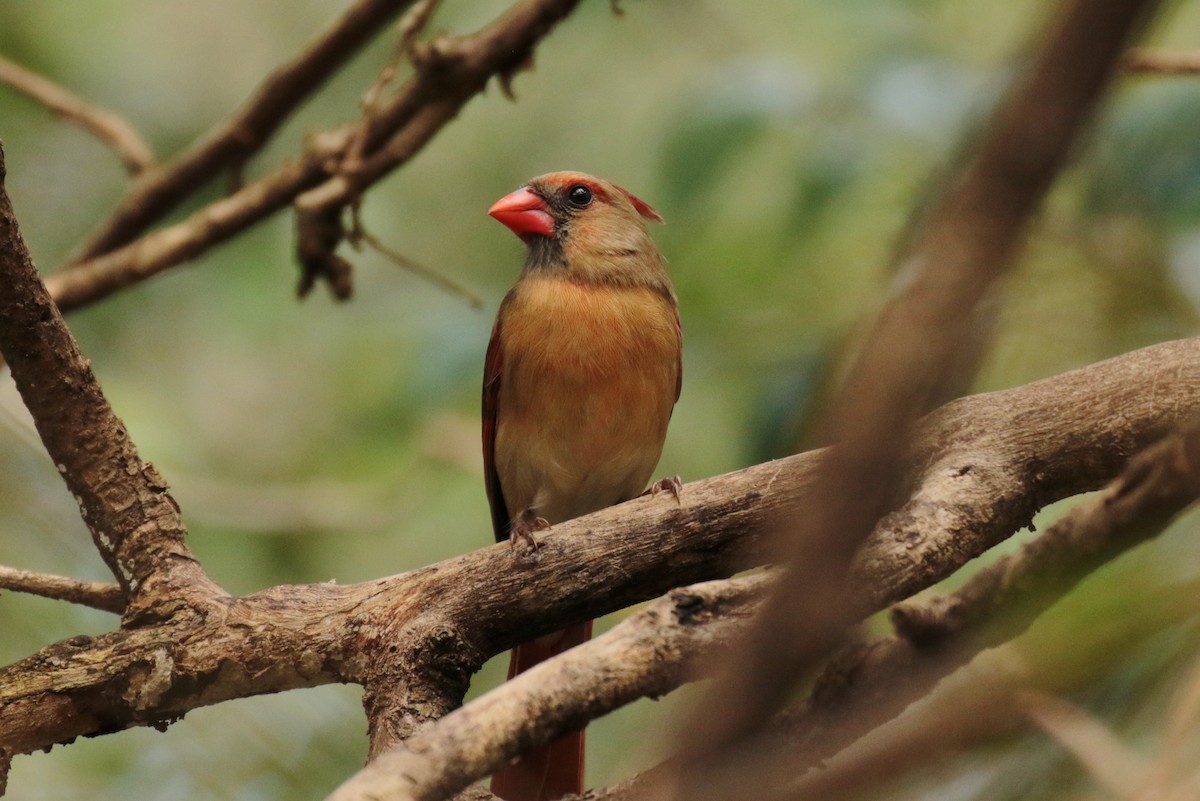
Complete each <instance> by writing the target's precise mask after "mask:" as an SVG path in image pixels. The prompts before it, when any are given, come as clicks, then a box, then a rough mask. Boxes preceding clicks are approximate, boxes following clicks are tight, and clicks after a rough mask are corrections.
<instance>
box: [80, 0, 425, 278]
mask: <svg viewBox="0 0 1200 801" xmlns="http://www.w3.org/2000/svg"><path fill="white" fill-rule="evenodd" d="M412 2H413V0H358V2H356V3H354V4H353V5H352V6H350V8H348V9H347V10H346V11H345V12H344V13H343V14H342V15H341V16H340V17H338V19H337V20H335V21H334V22H333V23H332V24H331V25H330V26H329V27H328V28H327V29H326V30H325V31H324V32H323V33H321V34H320V35H318V36H317V37H316V38H315V39H314V40H313V41H312V42H310V43H308V44H306V45H305V46H304V48H303V49H302V50H301V51H300V52H299V53H297V54H296V55H295V56H293V57H292V59H291V60H290V61H288V62H287V63H285V64H282V65H280V66H279V67H277V68H276V69H275V70H274V71H273V72H272V73H271V75H270V77H269V78H268V79H267V80H266V81H265V82H264V83H263V84H262V86H260V87H259V88H258V90H257V91H255V93H254V94H253V95H252V96H251V97H250V98H249V99H248V100H247V101H246V102H245V103H244V104H243V105H242V107H241V108H240V109H239V110H238V111H237V113H236V114H234V115H233V116H232V117H231V118H229V119H228V120H226V121H225V122H223V123H221V124H220V125H217V126H216V127H215V128H213V129H212V130H211V131H209V132H208V133H206V134H205V135H203V136H202V137H200V138H199V139H197V140H196V141H195V142H194V143H193V144H192V145H191V146H190V147H188V149H187V150H185V151H183V152H182V153H180V154H179V155H178V156H176V157H174V158H172V159H171V160H170V161H169V162H167V163H166V164H164V165H163V166H162V167H161V168H160V169H158V170H156V171H155V173H154V174H153V175H151V176H149V177H148V178H147V179H146V180H144V181H142V182H140V183H139V184H137V185H136V186H135V187H133V188H132V189H131V191H130V192H129V193H128V194H127V195H126V196H125V197H124V198H123V199H122V200H121V203H120V205H119V206H118V207H117V209H116V211H114V212H113V214H112V215H111V216H110V217H109V218H108V219H107V220H106V221H105V222H104V223H103V224H102V225H101V226H100V227H99V228H98V229H97V230H96V231H95V232H94V233H93V234H92V235H91V236H90V237H89V238H88V240H87V241H86V243H84V244H83V245H82V246H81V247H80V248H79V250H78V252H77V253H76V254H75V256H74V257H73V258H72V263H81V262H88V261H90V260H91V259H94V258H96V257H97V256H99V255H100V254H102V253H107V252H109V251H112V250H114V249H115V248H118V247H120V246H122V245H125V244H126V243H128V242H131V241H133V239H134V238H135V237H137V236H138V235H139V234H141V233H142V232H143V231H145V230H146V229H147V228H148V227H149V226H151V225H153V224H154V223H155V222H157V221H158V220H161V219H162V218H163V217H165V216H166V215H168V214H170V213H171V211H172V210H173V209H175V208H176V206H178V205H179V203H180V202H181V201H182V200H183V199H184V198H186V197H188V196H189V195H190V194H191V193H192V192H194V191H195V190H197V189H199V188H200V187H201V186H204V185H205V184H207V183H208V182H209V181H211V180H213V179H214V178H215V177H216V176H218V175H220V173H221V170H223V169H225V168H229V167H235V168H240V166H241V165H242V164H244V163H245V162H246V161H247V160H248V159H249V158H250V157H251V156H252V155H253V154H254V153H256V152H258V150H259V149H260V148H262V146H263V145H264V144H266V143H267V142H268V141H269V140H270V138H271V136H273V135H274V134H275V132H276V131H277V130H278V129H279V127H280V126H281V125H282V124H283V123H284V122H285V121H286V120H287V119H288V117H290V116H291V114H292V112H294V111H295V110H296V109H297V108H299V107H300V105H301V104H302V103H304V101H305V100H307V99H308V98H309V97H310V96H311V95H312V94H313V93H314V92H316V91H317V90H318V89H319V88H321V86H323V85H324V84H325V82H326V81H327V80H328V79H329V77H330V76H331V75H333V74H334V73H335V72H337V70H338V69H340V68H341V67H342V65H344V64H345V63H346V61H347V60H348V59H349V58H350V57H351V56H353V55H354V54H355V53H357V52H358V50H359V49H360V48H361V47H362V46H363V45H364V44H366V43H367V42H368V41H370V39H371V38H372V37H373V36H374V35H375V34H376V33H378V32H379V31H381V30H382V29H383V28H384V26H386V25H387V24H388V21H389V20H391V19H392V18H393V17H395V16H396V15H397V14H399V13H400V12H401V11H403V10H404V9H405V8H406V7H407V6H409V5H411V4H412Z"/></svg>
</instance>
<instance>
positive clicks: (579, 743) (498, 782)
mask: <svg viewBox="0 0 1200 801" xmlns="http://www.w3.org/2000/svg"><path fill="white" fill-rule="evenodd" d="M591 637H592V621H590V620H589V621H587V622H586V623H578V624H576V625H574V626H568V627H567V628H565V629H563V630H562V631H559V632H556V633H554V634H547V635H546V636H545V637H539V638H538V639H536V640H530V641H529V642H526V643H521V644H520V645H518V646H517V647H516V648H514V649H512V658H511V659H510V660H509V663H508V677H509V678H510V679H511V678H512V677H513V676H515V675H517V674H518V673H522V672H524V671H526V670H529V668H531V667H533V666H534V665H536V664H538V663H539V662H545V661H546V660H547V659H549V658H550V657H552V656H557V655H558V654H561V653H562V652H563V651H565V650H567V649H568V648H574V647H575V646H576V645H580V644H581V643H585V642H587V641H588V640H589V639H591ZM492 792H493V793H495V794H496V795H498V796H500V797H501V798H503V799H505V801H551V799H555V798H560V797H562V796H564V795H567V794H568V793H582V792H583V730H582V729H580V730H579V731H577V732H573V733H571V734H568V735H567V736H566V737H563V738H562V739H560V740H556V741H554V742H552V743H550V745H547V746H545V747H543V748H539V749H537V750H536V751H531V752H530V753H528V754H526V755H525V756H523V757H521V759H520V760H519V761H517V762H516V763H515V764H513V765H510V766H509V767H507V768H505V769H504V770H502V771H500V772H499V773H497V774H496V775H495V776H493V777H492Z"/></svg>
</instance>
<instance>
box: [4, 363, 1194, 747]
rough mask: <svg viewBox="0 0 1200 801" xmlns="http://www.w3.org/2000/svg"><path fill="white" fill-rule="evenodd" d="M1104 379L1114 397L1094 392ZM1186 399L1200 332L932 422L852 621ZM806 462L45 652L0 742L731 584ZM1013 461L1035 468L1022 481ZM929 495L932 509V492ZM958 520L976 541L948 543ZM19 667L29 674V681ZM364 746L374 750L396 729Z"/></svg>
mask: <svg viewBox="0 0 1200 801" xmlns="http://www.w3.org/2000/svg"><path fill="white" fill-rule="evenodd" d="M1114 387H1120V388H1122V389H1121V391H1120V392H1117V393H1116V397H1115V399H1114V400H1113V401H1111V402H1106V401H1104V400H1103V399H1104V398H1105V397H1106V395H1107V394H1108V393H1111V392H1112V391H1113V388H1114ZM1147 388H1150V389H1147ZM1197 410H1200V339H1194V340H1184V341H1180V342H1171V343H1165V344H1162V345H1156V346H1154V347H1151V348H1146V349H1144V350H1142V351H1136V352H1134V353H1131V354H1127V355H1125V356H1121V357H1117V358H1115V359H1111V360H1109V361H1106V362H1101V363H1099V364H1096V365H1092V366H1090V367H1087V368H1083V369H1082V370H1078V371H1075V372H1072V373H1067V374H1065V375H1063V376H1059V377H1057V378H1053V379H1046V380H1045V381H1042V382H1038V383H1036V384H1031V385H1029V386H1026V387H1020V388H1017V389H1013V390H1009V391H1006V392H998V393H991V394H988V395H981V396H977V397H975V398H969V399H965V400H963V401H958V402H956V403H955V404H952V405H951V406H949V407H947V408H946V409H945V410H942V411H940V412H938V413H937V414H935V415H933V416H931V417H930V418H929V419H928V420H927V421H926V422H925V423H924V424H923V428H922V430H923V431H925V432H927V436H925V437H922V438H920V442H921V443H922V447H921V449H919V450H918V452H917V455H916V457H914V461H913V467H914V470H916V471H917V472H921V471H922V469H924V468H927V470H926V479H925V481H924V482H923V483H924V485H925V486H926V487H936V488H938V489H937V490H936V491H934V490H932V489H931V490H930V491H929V492H927V493H926V496H925V497H926V498H927V499H930V502H929V503H928V504H927V505H926V506H925V507H924V509H923V511H922V513H925V514H928V515H929V517H928V518H927V520H926V522H925V524H924V525H925V528H924V530H923V531H922V532H921V533H920V536H919V537H918V536H917V535H916V534H915V533H914V532H915V531H916V529H913V530H909V529H908V528H892V527H888V526H886V525H885V526H881V527H880V529H879V530H877V531H876V532H875V534H874V535H873V536H872V538H871V540H870V541H869V543H868V545H867V551H866V554H867V555H866V557H865V558H864V560H863V562H862V567H861V568H860V571H859V572H858V573H857V576H858V578H857V579H856V584H855V586H856V587H857V588H858V589H857V590H856V596H855V597H856V599H857V600H856V601H855V603H856V606H857V608H859V609H861V610H863V611H864V612H866V611H871V610H874V609H878V608H880V606H881V605H886V604H887V603H890V602H892V601H895V600H898V598H897V597H895V594H896V593H897V592H900V591H901V588H910V587H912V586H913V585H914V583H915V582H914V581H912V580H911V579H908V578H903V576H905V575H906V574H909V573H911V572H913V571H916V570H920V571H921V572H920V575H921V577H922V578H921V579H920V581H921V582H924V584H922V585H921V586H928V584H932V583H933V582H935V581H936V580H938V579H939V578H941V577H942V576H944V575H946V574H948V573H949V572H952V571H953V570H954V569H956V568H957V567H958V566H960V565H961V564H963V563H964V562H966V561H968V560H969V559H970V558H971V557H972V556H973V555H974V551H973V549H974V548H976V547H983V545H982V543H985V542H989V541H999V540H1000V539H1003V537H1005V536H1007V535H1009V534H1011V533H1012V530H1013V529H1012V521H1013V520H1014V519H1017V518H1021V516H1023V515H1027V514H1029V513H1031V512H1029V510H1028V501H1027V500H1026V498H1025V497H1024V495H1022V494H1021V493H1020V492H1018V488H1019V487H1021V486H1024V487H1025V490H1026V492H1027V493H1028V494H1029V495H1031V496H1032V497H1034V498H1036V499H1038V501H1039V502H1050V501H1052V500H1056V499H1057V498H1059V497H1063V494H1073V493H1076V492H1080V491H1083V490H1085V489H1094V488H1097V487H1100V486H1102V485H1103V484H1104V482H1106V481H1107V480H1109V479H1110V478H1111V477H1112V476H1113V475H1114V474H1115V473H1116V472H1117V470H1118V469H1119V464H1120V463H1121V462H1122V461H1123V460H1124V458H1125V457H1126V456H1127V455H1128V454H1129V453H1131V452H1136V451H1137V450H1140V449H1141V448H1143V447H1146V445H1148V444H1149V443H1151V442H1153V441H1154V440H1156V439H1158V438H1159V437H1160V436H1162V434H1163V433H1164V432H1165V431H1166V430H1168V429H1169V428H1170V427H1172V426H1174V425H1176V424H1178V423H1180V422H1181V421H1182V420H1183V419H1184V418H1185V417H1186V416H1188V415H1190V414H1193V413H1195V412H1196V411H1197ZM968 413H969V414H968ZM998 432H1004V435H1003V436H997V434H998ZM938 439H944V441H945V443H946V447H947V449H948V450H947V453H948V454H959V455H962V456H963V457H964V458H969V460H970V461H969V463H970V464H984V463H986V464H988V465H990V466H991V467H990V469H988V470H982V469H979V470H971V471H968V472H966V473H965V474H964V475H963V476H962V478H963V480H966V481H970V482H977V483H975V484H973V486H974V487H975V489H974V490H973V491H971V492H967V493H965V495H964V496H963V501H962V503H959V505H958V506H955V505H954V504H955V501H954V500H953V497H954V496H953V490H954V485H953V484H952V483H948V482H946V480H945V475H946V470H947V469H948V466H947V463H945V462H943V460H942V459H941V458H940V456H941V454H940V453H939V451H938V442H937V440H938ZM822 457H823V452H821V451H817V452H810V453H806V454H801V455H799V456H794V457H791V458H789V459H783V460H779V461H776V462H770V463H767V464H762V465H757V466H755V467H751V468H747V469H745V470H741V471H738V472H736V473H730V474H728V475H724V476H717V477H715V478H710V479H707V480H704V481H699V482H695V483H692V484H688V485H687V486H686V487H684V492H683V495H682V505H681V506H676V505H675V503H674V502H673V501H669V500H664V499H662V498H640V499H636V500H634V501H631V502H629V503H626V504H622V505H621V506H618V507H614V508H611V509H606V510H603V511H601V512H597V513H596V514H593V515H589V516H587V517H584V518H580V519H578V520H574V521H571V522H569V523H564V524H561V525H557V526H555V527H554V530H553V531H552V532H551V533H550V534H549V535H547V536H545V537H544V545H543V547H542V548H541V549H539V551H538V557H537V558H536V559H522V558H519V557H517V556H515V555H514V554H513V553H512V551H511V550H510V549H509V548H508V547H507V546H506V545H500V546H493V547H491V548H486V549H482V550H479V551H475V552H472V553H469V554H465V555H463V556H461V557H457V558H455V559H452V560H449V561H447V562H444V563H441V564H438V565H433V566H430V567H428V568H424V569H421V570H417V571H414V572H412V573H408V574H404V575H401V576H396V577H393V578H390V579H382V580H379V581H375V582H370V583H368V584H361V585H351V586H337V585H327V584H321V585H313V586H309V587H279V588H275V589H273V590H269V591H266V592H263V593H259V594H256V595H253V596H249V597H247V598H243V599H238V600H235V601H229V602H227V603H222V604H218V605H217V606H216V607H215V608H210V609H208V610H207V612H206V614H205V615H204V616H199V615H196V616H190V615H176V617H175V618H172V619H171V620H169V621H167V622H165V623H162V624H158V625H154V626H148V627H146V628H144V629H140V630H138V631H129V632H118V633H115V634H112V635H106V636H105V637H102V638H96V639H95V640H91V641H69V642H67V643H60V644H59V645H57V646H53V647H52V648H50V649H47V650H45V651H43V652H42V653H41V654H39V655H37V656H34V657H31V658H30V659H29V660H26V661H25V662H24V663H19V664H17V665H14V666H10V667H8V668H4V669H0V750H7V751H9V752H10V753H25V752H27V751H30V750H35V749H38V748H43V747H46V746H48V745H51V744H53V743H55V742H59V741H62V740H66V739H69V738H71V737H75V736H80V735H86V734H94V733H96V732H98V731H103V730H108V729H113V728H120V727H122V726H128V725H138V724H144V723H146V722H153V721H161V720H170V719H173V718H176V717H179V716H180V715H182V714H183V713H185V712H186V711H188V710H189V709H193V708H196V707H197V706H202V705H205V704H210V703H215V702H218V701H222V700H226V699H229V698H235V697H242V696H244V695H249V694H253V693H263V692H273V691H278V690H281V689H287V688H290V687H299V686H309V685H311V684H316V683H320V682H326V681H354V682H359V683H363V684H365V685H368V686H372V683H373V682H377V683H378V686H380V687H385V686H386V682H387V680H388V677H389V675H390V676H395V675H396V674H395V673H394V672H392V673H389V671H393V670H394V668H395V666H396V664H397V663H396V662H394V661H392V654H394V653H408V654H412V653H416V651H415V650H414V649H415V648H417V646H418V645H420V644H421V643H430V642H445V641H447V640H448V638H449V639H452V640H454V641H455V642H456V644H455V647H454V648H453V649H449V650H451V651H458V650H459V648H460V646H461V647H462V648H463V649H464V650H463V653H465V654H466V656H465V657H464V658H465V659H466V660H467V663H474V662H481V661H482V660H483V659H485V658H486V657H487V656H489V655H491V654H495V653H499V652H501V651H503V650H505V649H507V648H509V647H511V646H512V645H514V644H515V643H517V642H521V641H524V640H527V639H529V638H530V637H532V636H535V635H537V634H542V633H547V632H549V631H553V630H556V629H559V628H562V627H563V626H565V625H567V624H570V623H572V622H577V621H580V620H584V619H588V618H592V617H596V616H598V615H601V614H604V613H607V612H610V611H614V610H616V609H621V608H624V607H626V606H628V605H629V604H632V603H635V602H637V601H641V600H646V599H648V598H652V597H656V596H658V595H661V594H662V593H664V592H666V591H667V590H669V589H671V588H672V587H674V586H678V585H680V584H687V583H693V582H697V581H704V580H708V579H713V578H720V577H722V576H728V575H730V574H731V573H732V572H734V571H736V570H738V569H739V568H741V567H743V566H744V565H745V564H747V562H746V561H744V558H743V557H741V556H739V554H742V553H743V549H746V548H747V547H748V546H749V547H750V550H751V551H752V552H753V551H754V550H755V548H756V546H755V544H756V543H758V542H759V537H760V536H761V533H762V532H763V531H766V530H769V529H770V528H771V527H772V526H774V525H778V521H779V520H780V519H781V518H782V517H784V516H787V517H788V518H789V519H800V520H802V519H804V516H805V513H806V512H805V510H806V508H808V505H809V504H811V503H812V502H813V498H812V497H811V494H810V493H811V489H812V479H813V475H814V472H815V470H816V469H817V467H818V465H819V463H820V461H821V460H822ZM947 459H950V463H951V464H952V463H953V459H951V457H949V456H947ZM1004 465H1007V466H1008V467H1007V468H1004V467H1003V466H1004ZM1026 465H1037V466H1039V467H1038V468H1037V469H1036V470H1033V471H1031V472H1029V473H1028V474H1027V473H1026V472H1025V471H1024V468H1023V467H1022V466H1026ZM1022 482H1025V483H1022ZM917 483H918V484H921V483H922V482H919V481H918V482H917ZM989 487H990V488H991V490H989ZM1059 493H1061V494H1059ZM939 497H940V498H942V499H943V502H944V506H941V507H939V506H938V505H937V504H935V503H933V500H932V499H934V498H939ZM1013 507H1015V508H1016V510H1017V511H1016V512H1013V511H1012V509H1013ZM946 510H950V511H953V512H955V514H953V515H949V514H946ZM971 521H976V522H977V525H978V526H979V527H980V528H981V529H983V530H984V533H983V535H981V536H980V537H978V539H976V540H973V541H972V543H971V544H970V545H969V546H968V547H966V548H959V547H955V542H956V541H957V540H958V539H961V538H963V536H964V533H963V531H964V529H963V528H962V527H963V526H971V525H975V524H973V523H971ZM913 525H916V523H915V520H914V521H913ZM905 548H908V549H913V550H914V551H916V552H926V553H929V554H931V555H932V556H930V558H929V559H928V561H927V562H925V561H922V562H920V563H919V565H914V564H913V563H911V562H909V561H907V560H900V559H893V558H885V556H884V555H885V554H887V553H889V552H891V551H896V550H902V549H905ZM760 558H761V557H760ZM183 600H187V599H186V598H185V599H183ZM181 602H182V601H181ZM164 643H166V644H169V645H164ZM393 646H394V647H395V650H394V651H393V650H392V647H393ZM164 648H166V651H165V654H166V656H169V657H170V664H171V665H172V666H174V667H173V670H172V671H170V675H167V676H163V677H161V678H160V679H159V683H160V687H161V688H162V689H163V691H162V692H161V693H158V692H156V693H151V694H149V695H148V696H145V698H147V699H148V700H146V701H144V702H141V703H140V705H137V704H135V703H134V701H131V700H129V699H127V698H126V697H125V696H124V695H122V693H120V692H113V691H112V688H114V687H126V686H130V683H131V682H143V681H144V677H143V676H142V673H143V672H145V670H146V668H147V666H153V665H154V664H156V660H157V661H158V662H159V663H162V664H167V662H164V661H163V660H164V659H165V657H164V656H162V655H159V654H160V652H162V651H163V649H164ZM427 650H431V651H432V652H433V653H434V655H435V657H436V658H438V659H442V658H443V657H442V656H440V655H439V653H440V652H439V651H438V650H437V649H427ZM428 664H429V663H426V665H428ZM440 664H444V665H446V666H447V667H448V669H449V673H450V674H451V675H450V676H449V677H448V678H446V679H444V681H445V684H444V686H443V687H442V688H439V689H438V690H436V691H432V692H433V696H432V697H434V698H436V699H444V698H446V697H450V696H451V695H452V693H453V692H454V688H455V687H456V686H458V684H456V682H459V681H460V679H459V677H458V676H457V675H456V674H457V673H461V672H462V671H463V670H464V669H467V668H469V667H470V665H469V664H464V663H463V662H461V661H459V662H455V661H453V660H449V661H442V662H441V663H440ZM222 665H225V667H224V668H223V667H222ZM139 671H140V672H139ZM28 676H36V677H37V683H36V684H35V685H32V686H31V685H30V684H29V678H28ZM434 678H436V676H435V677H434ZM132 698H133V699H134V700H137V699H139V698H143V696H140V695H136V694H135V695H134V696H132ZM438 703H441V701H439V702H438ZM79 709H82V710H86V711H87V714H78V713H77V712H76V711H74V710H79ZM389 714H390V711H389ZM373 734H374V732H373ZM395 734H397V735H400V736H402V735H403V734H404V732H403V731H397V732H396V733H395ZM377 737H378V740H379V742H380V744H381V745H382V744H383V743H385V742H387V741H388V739H389V738H393V733H390V732H382V733H380V734H378V735H377ZM389 744H390V743H389Z"/></svg>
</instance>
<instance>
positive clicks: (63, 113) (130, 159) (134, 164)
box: [0, 56, 155, 176]
mask: <svg viewBox="0 0 1200 801" xmlns="http://www.w3.org/2000/svg"><path fill="white" fill-rule="evenodd" d="M0 83H5V84H8V85H9V86H11V87H12V88H14V89H16V90H17V91H18V92H21V93H22V94H24V95H26V96H28V97H30V98H32V99H33V100H36V101H37V102H38V103H41V104H42V105H43V106H45V107H46V108H47V109H49V110H50V111H52V112H53V113H55V114H57V115H58V116H60V117H62V118H64V119H66V120H70V121H71V122H74V123H75V124H77V125H78V126H79V127H81V128H83V129H84V130H86V131H88V132H89V133H91V134H92V135H93V136H95V137H96V138H97V139H99V140H100V141H101V142H103V143H104V144H105V145H107V146H108V147H109V148H111V149H112V150H113V152H115V153H116V154H117V157H118V158H119V159H121V163H122V164H124V165H125V169H126V170H127V171H128V172H129V174H130V175H134V176H137V175H140V174H141V173H143V172H145V171H146V170H149V169H150V168H152V167H153V166H154V164H155V159H154V153H153V152H152V151H151V150H150V146H149V145H147V144H146V142H145V140H143V139H142V137H141V136H140V135H139V134H138V132H137V131H135V130H134V129H133V126H132V125H130V124H129V123H128V122H126V121H125V120H124V119H123V118H122V117H120V116H119V115H117V114H115V113H113V112H111V111H109V110H107V109H103V108H100V107H99V106H97V105H95V104H93V103H89V102H87V101H86V100H84V99H83V98H81V97H79V96H78V95H76V94H75V93H73V92H71V91H69V90H67V89H65V88H63V87H62V86H59V85H58V84H56V83H54V82H53V81H51V80H50V79H49V78H46V77H45V76H42V75H38V74H37V73H36V72H33V71H31V70H29V69H26V68H25V67H22V66H21V65H20V64H17V63H15V62H12V61H9V60H8V59H6V58H4V57H3V56H0Z"/></svg>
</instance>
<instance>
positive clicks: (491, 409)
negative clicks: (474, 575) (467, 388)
mask: <svg viewBox="0 0 1200 801" xmlns="http://www.w3.org/2000/svg"><path fill="white" fill-rule="evenodd" d="M501 308H503V304H502V305H501ZM503 372H504V352H503V350H502V349H501V347H500V316H499V315H497V317H496V324H495V325H494V326H492V338H491V339H490V340H489V341H488V347H487V357H486V358H485V359H484V361H483V480H484V484H485V486H486V487H487V496H488V506H490V507H491V509H492V530H493V531H494V532H495V534H496V542H503V541H504V540H506V539H508V524H509V519H510V518H509V514H508V507H507V505H506V504H505V503H504V492H503V490H502V489H501V487H500V474H499V473H497V472H496V407H497V405H498V404H499V401H500V377H501V375H502V374H503Z"/></svg>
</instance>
